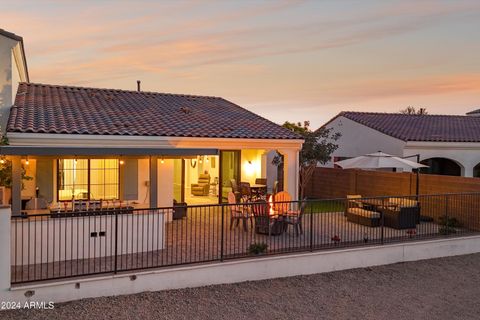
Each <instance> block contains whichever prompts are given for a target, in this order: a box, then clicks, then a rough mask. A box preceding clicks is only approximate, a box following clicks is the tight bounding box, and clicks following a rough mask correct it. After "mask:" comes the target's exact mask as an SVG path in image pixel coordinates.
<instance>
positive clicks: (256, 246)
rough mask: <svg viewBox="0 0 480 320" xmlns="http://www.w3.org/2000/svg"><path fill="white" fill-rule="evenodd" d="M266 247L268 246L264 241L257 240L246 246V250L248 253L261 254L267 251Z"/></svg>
mask: <svg viewBox="0 0 480 320" xmlns="http://www.w3.org/2000/svg"><path fill="white" fill-rule="evenodd" d="M267 248H268V244H266V243H264V242H259V243H256V242H255V243H252V244H251V245H250V246H249V247H248V252H249V253H250V254H261V253H265V252H266V251H267Z"/></svg>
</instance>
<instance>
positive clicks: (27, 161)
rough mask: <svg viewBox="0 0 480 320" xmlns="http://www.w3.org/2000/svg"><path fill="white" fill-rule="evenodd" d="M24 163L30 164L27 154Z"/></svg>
mask: <svg viewBox="0 0 480 320" xmlns="http://www.w3.org/2000/svg"><path fill="white" fill-rule="evenodd" d="M25 164H26V165H27V166H28V165H29V164H30V161H29V160H28V156H27V159H26V160H25Z"/></svg>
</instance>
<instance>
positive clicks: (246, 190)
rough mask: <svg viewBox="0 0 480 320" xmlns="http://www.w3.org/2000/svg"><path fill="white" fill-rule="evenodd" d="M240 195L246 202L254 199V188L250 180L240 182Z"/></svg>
mask: <svg viewBox="0 0 480 320" xmlns="http://www.w3.org/2000/svg"><path fill="white" fill-rule="evenodd" d="M240 195H241V197H242V199H243V200H244V201H245V202H250V201H252V189H251V188H250V183H249V182H240Z"/></svg>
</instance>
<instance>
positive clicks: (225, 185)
mask: <svg viewBox="0 0 480 320" xmlns="http://www.w3.org/2000/svg"><path fill="white" fill-rule="evenodd" d="M220 178H221V183H220V186H221V190H220V191H221V192H220V202H227V195H228V192H229V191H232V185H231V180H232V179H235V180H236V182H237V183H239V182H240V151H239V150H231V151H230V150H229V151H220Z"/></svg>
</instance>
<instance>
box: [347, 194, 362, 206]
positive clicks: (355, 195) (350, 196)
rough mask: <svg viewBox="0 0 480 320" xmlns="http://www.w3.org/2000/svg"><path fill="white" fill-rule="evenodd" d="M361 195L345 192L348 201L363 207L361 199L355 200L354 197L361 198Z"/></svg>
mask: <svg viewBox="0 0 480 320" xmlns="http://www.w3.org/2000/svg"><path fill="white" fill-rule="evenodd" d="M361 198H362V196H361V195H359V194H347V199H348V202H352V203H355V204H356V205H357V206H358V207H360V208H361V207H363V204H362V202H361V201H357V200H355V199H361Z"/></svg>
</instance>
